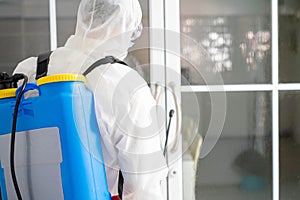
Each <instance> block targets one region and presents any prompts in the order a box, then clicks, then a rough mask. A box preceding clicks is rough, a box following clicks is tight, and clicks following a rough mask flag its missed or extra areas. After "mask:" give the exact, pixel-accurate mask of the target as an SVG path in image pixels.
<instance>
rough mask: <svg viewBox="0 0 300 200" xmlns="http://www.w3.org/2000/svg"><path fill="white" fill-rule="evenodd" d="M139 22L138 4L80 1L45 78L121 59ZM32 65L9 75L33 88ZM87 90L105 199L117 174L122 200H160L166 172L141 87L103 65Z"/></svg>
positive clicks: (153, 110) (118, 68)
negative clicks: (72, 28)
mask: <svg viewBox="0 0 300 200" xmlns="http://www.w3.org/2000/svg"><path fill="white" fill-rule="evenodd" d="M141 17H142V13H141V8H140V5H139V2H138V0H82V1H81V3H80V5H79V9H78V15H77V25H76V32H75V34H74V35H72V36H70V37H69V38H68V40H67V42H66V44H65V45H64V46H63V47H60V48H58V49H56V50H55V51H53V53H52V54H51V57H50V62H49V69H48V75H51V74H62V73H78V74H82V73H83V72H84V71H85V70H86V69H87V68H88V67H89V66H90V65H91V64H92V63H94V62H95V61H97V60H99V59H101V58H104V57H105V56H114V57H117V58H119V59H123V58H125V57H126V55H127V51H128V47H129V45H130V43H131V41H132V39H133V38H135V37H137V36H136V34H137V31H136V30H137V29H139V27H140V24H141ZM36 63H37V58H36V57H31V58H28V59H26V60H24V61H22V62H20V63H19V64H18V66H17V68H16V70H15V71H14V73H24V74H26V75H27V76H28V77H29V81H30V82H34V81H35V73H36ZM87 87H88V88H89V89H90V90H91V91H92V92H93V94H94V99H95V109H96V116H97V121H98V126H99V129H100V134H101V139H102V141H101V142H102V150H103V156H104V162H105V167H106V173H107V179H108V180H107V181H108V187H109V191H110V193H111V195H112V196H115V195H118V174H119V169H121V170H122V173H123V176H124V186H123V199H124V200H129V199H130V200H148V199H149V200H160V199H164V196H163V193H162V190H161V181H162V180H164V179H165V178H166V176H167V171H168V170H167V167H166V163H165V158H164V157H163V155H162V149H161V141H160V136H159V135H160V134H164V133H163V131H164V129H163V128H162V123H160V120H157V119H158V117H157V116H158V113H161V112H160V109H158V108H157V107H156V102H155V100H154V99H153V96H152V94H151V92H150V90H149V88H148V86H147V84H146V82H145V81H144V80H143V79H142V78H141V77H140V76H139V75H138V73H137V72H135V71H134V70H132V69H131V68H129V67H127V66H125V65H121V64H112V65H111V64H106V65H102V66H100V67H98V68H96V69H95V70H93V71H92V72H91V73H90V74H88V75H87Z"/></svg>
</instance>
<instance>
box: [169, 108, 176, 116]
mask: <svg viewBox="0 0 300 200" xmlns="http://www.w3.org/2000/svg"><path fill="white" fill-rule="evenodd" d="M174 113H175V111H174V110H173V109H172V110H170V112H169V117H173V115H174Z"/></svg>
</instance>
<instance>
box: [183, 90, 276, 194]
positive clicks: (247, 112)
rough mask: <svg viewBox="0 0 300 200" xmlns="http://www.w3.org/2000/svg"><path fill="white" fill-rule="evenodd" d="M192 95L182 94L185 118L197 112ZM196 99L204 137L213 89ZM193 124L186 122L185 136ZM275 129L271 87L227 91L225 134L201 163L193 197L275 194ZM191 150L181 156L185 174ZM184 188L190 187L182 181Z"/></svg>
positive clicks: (186, 174)
mask: <svg viewBox="0 0 300 200" xmlns="http://www.w3.org/2000/svg"><path fill="white" fill-rule="evenodd" d="M191 95H193V94H192V93H183V94H182V109H183V119H184V118H186V117H188V118H190V119H193V116H195V113H194V110H195V108H191V107H190V105H191V103H190V99H191ZM197 100H198V105H199V111H200V120H199V129H198V130H197V132H198V134H200V135H201V136H203V137H204V139H205V136H207V135H206V131H207V128H208V125H209V123H210V118H211V109H212V105H211V97H210V94H209V93H197ZM191 124H192V123H190V122H189V123H187V124H183V130H182V134H183V138H185V134H186V133H187V132H188V131H189V129H188V128H189V127H190V126H191ZM271 134H272V122H271V93H270V92H240V93H227V115H226V120H225V125H224V128H223V131H222V135H221V137H220V138H219V140H218V142H217V144H216V145H215V147H214V148H213V150H212V151H211V152H210V153H209V154H208V155H207V156H206V157H204V158H203V159H200V160H198V162H197V163H198V164H197V166H196V169H197V172H196V183H195V197H196V198H195V199H196V200H197V199H199V200H200V199H212V200H216V199H241V200H244V199H246V200H247V199H249V200H252V199H261V200H266V199H271V198H272V175H271V172H272V144H271V143H272V137H271ZM204 141H205V140H204ZM189 153H190V152H189V151H186V152H185V154H184V156H183V178H184V179H185V178H186V177H188V176H189V173H190V171H189V170H188V169H189V167H188V164H189V163H190V159H189V155H186V154H189ZM189 187H191V184H189ZM184 191H191V188H186V186H184ZM187 194H188V193H186V195H187ZM186 199H187V198H186Z"/></svg>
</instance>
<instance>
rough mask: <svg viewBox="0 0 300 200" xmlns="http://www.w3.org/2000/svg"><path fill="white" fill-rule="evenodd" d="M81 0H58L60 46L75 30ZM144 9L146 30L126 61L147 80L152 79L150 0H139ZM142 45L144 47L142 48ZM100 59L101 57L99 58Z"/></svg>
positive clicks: (131, 49)
mask: <svg viewBox="0 0 300 200" xmlns="http://www.w3.org/2000/svg"><path fill="white" fill-rule="evenodd" d="M79 2H80V1H79V0H76V1H75V3H74V0H65V1H57V15H58V19H57V26H58V28H57V31H58V46H63V45H64V44H65V42H66V41H67V39H68V37H69V36H70V35H72V34H74V32H75V27H76V15H77V9H78V5H79ZM139 2H140V4H141V7H142V11H143V19H142V23H143V27H144V31H143V33H142V35H141V36H140V38H138V39H137V40H136V41H134V43H135V44H136V46H139V48H134V46H133V47H132V48H130V49H129V50H128V51H129V53H128V56H127V57H126V59H125V61H126V63H127V64H128V65H129V66H131V67H133V68H135V69H136V70H137V71H138V72H139V73H140V74H141V75H142V76H143V77H144V78H145V79H146V80H147V81H150V68H149V65H148V64H149V63H150V56H149V38H148V30H147V27H148V26H149V23H148V20H149V18H148V0H139ZM141 47H142V48H141ZM99 59H100V58H99Z"/></svg>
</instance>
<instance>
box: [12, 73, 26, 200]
mask: <svg viewBox="0 0 300 200" xmlns="http://www.w3.org/2000/svg"><path fill="white" fill-rule="evenodd" d="M23 79H24V81H23V84H22V86H21V90H20V92H19V94H18V97H17V100H16V105H15V108H14V115H13V123H12V130H11V141H10V172H11V177H12V181H13V185H14V188H15V191H16V194H17V197H18V200H22V194H21V191H20V188H19V185H18V181H17V176H16V172H15V141H16V128H17V119H18V110H19V106H20V102H21V99H22V96H23V93H24V89H25V87H26V84H27V82H28V77H27V76H26V75H23Z"/></svg>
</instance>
